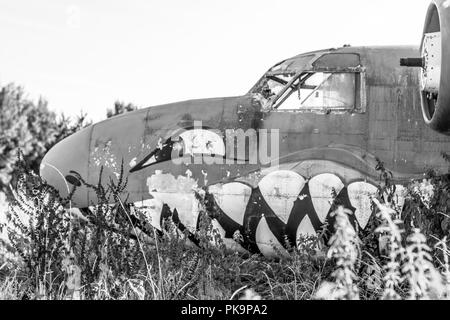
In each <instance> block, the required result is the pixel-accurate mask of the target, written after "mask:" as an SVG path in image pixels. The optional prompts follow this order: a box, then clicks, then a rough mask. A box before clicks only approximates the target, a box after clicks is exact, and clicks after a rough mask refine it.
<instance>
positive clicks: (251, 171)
mask: <svg viewBox="0 0 450 320" xmlns="http://www.w3.org/2000/svg"><path fill="white" fill-rule="evenodd" d="M418 52H419V51H418V49H417V48H415V47H375V48H371V47H345V48H340V49H329V50H324V51H316V52H314V53H307V54H305V55H299V56H297V57H294V58H291V59H288V60H287V61H288V62H289V63H288V64H289V68H291V70H290V71H294V72H302V69H300V70H296V69H295V67H296V66H297V67H299V66H301V67H302V68H303V67H305V61H309V63H307V64H306V65H307V66H306V67H305V68H307V69H308V71H314V69H313V65H312V64H313V62H314V61H315V59H317V58H319V57H321V56H322V55H323V54H330V53H333V54H337V53H352V54H354V55H355V56H356V55H357V56H358V57H359V58H360V63H361V65H360V66H359V68H358V70H357V72H364V80H365V81H364V83H363V84H362V85H363V88H362V91H363V95H364V97H365V100H364V104H365V108H363V109H358V110H354V111H352V110H347V111H345V112H342V111H341V112H334V111H331V112H328V113H320V112H316V111H300V112H278V111H276V110H270V109H269V110H268V109H262V107H261V105H260V103H259V102H258V101H257V100H255V99H254V96H253V95H252V93H251V92H252V91H251V92H250V93H248V94H246V95H244V96H242V97H231V98H217V99H204V100H192V101H185V102H179V103H173V104H168V105H164V106H157V107H150V108H146V109H142V110H139V111H135V112H130V113H127V114H124V115H121V116H118V117H114V118H111V119H107V120H105V121H103V122H100V123H97V124H95V125H93V126H91V127H89V128H86V129H84V130H82V131H80V132H78V133H76V134H74V135H72V136H71V137H69V138H67V139H65V140H64V141H62V142H60V143H59V144H57V145H56V146H55V147H54V148H53V149H52V150H50V151H49V152H48V154H47V155H46V156H45V158H44V159H43V161H42V164H41V176H42V177H43V178H44V179H45V180H47V181H48V182H49V183H50V184H51V185H53V186H55V187H56V188H57V189H58V190H59V191H60V192H61V194H62V195H63V196H64V195H66V194H67V192H68V190H69V189H71V188H72V187H73V186H72V185H71V183H75V184H76V180H74V179H71V178H70V179H69V178H66V179H67V180H68V181H71V183H68V182H67V181H66V179H65V178H64V177H67V176H68V175H72V174H73V173H71V171H76V172H78V173H79V174H80V175H81V176H82V178H83V179H85V180H86V181H87V182H89V183H92V184H96V183H97V181H98V178H99V173H100V168H101V167H103V168H104V172H103V181H108V179H109V178H110V177H111V178H112V179H117V177H118V174H119V173H120V166H121V163H122V161H123V166H124V176H125V177H127V178H128V188H127V190H126V193H124V194H123V198H126V196H129V198H128V200H129V201H130V202H134V203H136V204H137V205H139V206H143V207H144V208H146V209H145V210H148V214H149V215H150V216H152V217H154V218H155V219H153V220H154V223H153V225H154V227H155V228H157V229H161V225H162V224H161V222H162V219H164V218H167V217H169V216H172V218H173V219H174V221H175V220H176V221H177V225H178V227H179V228H180V229H182V230H185V229H187V230H189V231H191V232H192V233H193V232H194V231H195V228H196V227H197V220H198V216H199V212H201V211H202V210H200V209H199V207H198V206H199V205H200V204H199V203H198V202H197V201H196V200H195V197H194V192H203V193H204V194H205V199H206V203H205V204H204V205H205V206H206V210H207V212H208V213H209V214H210V215H211V217H213V219H214V225H215V226H216V228H217V230H218V232H219V234H221V235H222V237H223V238H224V239H225V240H226V241H225V242H226V244H227V246H228V247H229V248H230V249H231V250H238V249H239V250H240V251H249V252H257V253H258V252H259V253H262V254H264V255H267V256H272V255H273V254H274V252H282V253H283V252H284V251H283V250H285V249H287V248H288V247H289V246H287V243H286V241H288V242H290V244H291V245H295V244H296V240H297V238H298V237H299V236H300V235H311V234H316V233H317V232H319V230H320V229H321V228H322V226H323V223H324V221H325V219H329V225H331V226H332V225H333V219H332V215H331V211H332V208H333V207H334V202H335V201H338V202H339V203H344V204H346V206H347V207H349V208H350V209H351V210H352V212H353V213H354V214H353V215H352V216H351V221H352V223H353V225H354V227H355V229H357V230H360V229H363V228H364V227H365V225H366V224H367V221H368V219H369V217H370V215H371V212H370V196H371V195H373V193H374V192H375V191H376V185H377V183H378V178H379V173H378V172H377V171H376V170H375V166H376V160H375V157H378V158H380V160H382V161H383V162H384V163H385V167H386V169H388V170H391V171H392V172H393V174H394V183H396V184H398V185H399V186H400V185H402V184H406V183H407V182H408V181H409V180H410V179H413V178H420V177H422V174H423V173H424V172H425V171H426V170H427V169H429V168H434V169H437V170H440V172H441V173H446V172H447V169H448V164H446V163H445V161H444V159H443V158H442V156H441V152H450V140H448V138H447V137H444V138H443V136H440V135H439V134H438V133H435V132H433V131H432V130H431V129H429V128H428V127H427V126H426V124H425V123H424V122H423V121H420V120H421V109H420V98H419V93H418V92H419V88H420V83H419V76H418V71H417V70H413V69H407V68H401V67H400V66H399V63H398V62H399V59H400V58H401V57H407V56H416V55H418ZM304 56H308V58H307V59H305V58H304ZM331 56H332V55H330V57H331ZM336 56H337V57H339V55H336ZM311 57H313V58H314V59H312V58H311ZM330 57H328V58H327V59H325V60H323V61H330V59H331V58H330ZM295 59H299V61H300V62H299V63H298V64H296V63H295ZM323 61H322V63H321V64H320V68H321V69H323V68H326V66H324V65H323V63H324V62H323ZM349 61H351V62H352V64H354V63H353V62H354V61H353V60H352V59H350V60H349ZM331 62H332V60H331ZM344 62H345V59H344ZM342 63H343V62H342V61H339V62H338V63H336V64H337V65H338V66H339V68H342V67H345V66H342ZM351 67H352V68H354V65H352V66H351ZM292 68H294V69H292ZM331 69H332V68H331ZM254 88H257V86H255V87H254ZM195 121H201V124H202V126H203V129H205V130H214V132H215V133H216V134H218V135H222V136H223V137H225V133H226V130H229V129H233V130H236V129H242V130H243V131H246V130H248V129H253V130H255V132H256V133H257V135H259V136H260V134H259V133H258V132H259V131H258V130H260V129H267V130H269V139H268V140H269V141H270V138H271V137H272V136H271V135H270V134H271V133H273V132H271V131H270V130H279V134H278V136H274V137H278V138H277V139H278V145H279V159H278V160H279V165H278V166H276V167H270V165H269V164H268V163H260V162H258V163H254V164H250V163H248V160H249V158H250V157H251V156H252V155H253V154H254V152H253V153H252V151H251V150H250V149H246V151H245V154H243V155H235V154H234V151H235V150H234V149H232V150H229V149H228V148H226V150H225V153H226V155H225V158H226V159H231V158H233V157H237V158H238V157H240V158H239V159H241V160H245V161H241V162H240V163H236V161H234V163H229V164H227V163H214V160H217V157H216V156H214V155H207V154H204V155H203V157H200V158H198V157H197V158H195V157H194V158H192V157H191V155H189V154H184V155H182V157H181V159H184V160H186V161H187V160H191V161H192V160H195V159H197V160H202V161H203V162H201V163H181V164H180V163H176V162H175V161H174V160H175V159H173V158H172V156H173V150H174V148H175V146H177V143H180V142H179V141H180V140H179V138H180V136H181V137H185V138H186V137H191V136H192V134H185V135H183V134H182V133H183V132H184V130H191V129H192V128H193V127H194V126H195ZM200 131H201V130H200ZM177 139H178V140H177ZM177 141H178V142H177ZM260 146H261V145H260V144H259V145H258V147H260ZM256 151H258V150H256ZM178 160H180V159H178ZM223 160H225V159H223ZM234 160H236V159H234ZM206 161H209V162H208V163H212V164H206V163H205V162H206ZM246 161H247V162H246ZM398 189H399V190H400V187H399V188H398ZM332 190H334V192H335V193H336V194H335V195H334V197H332V196H331V192H332ZM399 198H401V194H400V195H399ZM95 201H96V198H95V194H93V193H92V192H90V193H89V192H87V190H86V189H85V188H84V187H80V188H78V189H77V191H76V192H75V196H74V198H73V203H72V205H73V206H76V207H80V208H82V207H88V206H90V205H93V204H95ZM189 239H190V240H192V241H194V243H195V237H194V236H192V235H191V237H190V238H189Z"/></svg>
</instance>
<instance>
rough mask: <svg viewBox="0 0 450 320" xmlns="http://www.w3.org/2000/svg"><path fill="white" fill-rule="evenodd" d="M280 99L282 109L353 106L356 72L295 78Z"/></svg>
mask: <svg viewBox="0 0 450 320" xmlns="http://www.w3.org/2000/svg"><path fill="white" fill-rule="evenodd" d="M292 87H293V88H290V89H289V90H287V91H286V92H285V93H284V94H283V95H282V96H281V97H280V98H279V99H278V101H277V103H276V106H275V108H276V109H278V110H310V109H353V108H354V107H355V100H356V73H351V72H334V73H331V72H316V73H308V74H306V76H303V77H300V78H299V79H298V81H296V82H294V84H293V86H292Z"/></svg>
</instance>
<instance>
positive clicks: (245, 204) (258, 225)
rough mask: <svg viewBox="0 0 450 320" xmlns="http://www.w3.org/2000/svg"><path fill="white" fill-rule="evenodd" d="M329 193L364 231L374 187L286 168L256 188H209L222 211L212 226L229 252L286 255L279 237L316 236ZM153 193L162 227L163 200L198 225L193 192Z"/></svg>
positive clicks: (155, 216)
mask: <svg viewBox="0 0 450 320" xmlns="http://www.w3.org/2000/svg"><path fill="white" fill-rule="evenodd" d="M403 189H404V188H403V187H402V186H398V187H397V192H396V196H397V201H398V203H399V204H400V205H402V204H403V202H404V199H403V193H402V190H403ZM164 191H166V190H164ZM333 191H334V192H335V194H336V196H338V198H339V200H340V201H343V202H344V203H345V204H346V205H347V206H348V207H350V208H351V207H353V208H351V209H354V214H355V217H356V220H353V222H354V223H355V224H358V225H359V227H360V228H361V229H364V228H365V227H366V226H367V223H368V221H369V218H370V216H371V214H372V205H371V197H373V196H375V195H376V194H377V192H378V189H377V187H376V186H374V185H372V184H370V183H367V182H364V181H357V182H352V183H350V184H349V185H348V186H347V187H346V186H345V185H344V183H343V182H342V180H341V179H340V178H339V177H338V176H337V175H335V174H332V173H323V174H318V175H316V176H314V177H313V178H311V179H310V180H309V181H308V180H307V179H305V178H304V177H303V176H302V175H300V174H298V173H296V172H294V171H290V170H279V171H274V172H271V173H269V174H267V175H266V176H264V177H263V178H262V179H261V180H260V181H259V183H258V185H257V187H256V188H252V187H251V186H249V185H247V184H244V183H241V182H231V183H226V184H223V185H221V184H218V185H214V186H211V187H209V190H208V192H209V193H210V194H211V195H212V196H213V197H214V201H215V203H216V205H217V206H218V207H219V208H220V210H221V211H222V214H223V215H222V218H217V220H215V219H213V228H214V229H215V230H217V231H218V233H219V234H220V235H221V237H222V239H223V241H224V244H225V245H226V246H227V247H228V248H229V249H231V250H234V251H241V252H242V251H245V250H246V249H248V250H251V251H256V252H258V251H259V252H260V253H262V254H263V255H265V256H268V257H270V256H273V255H277V254H280V253H281V254H286V253H287V252H286V249H284V243H283V241H282V240H283V239H284V238H286V239H287V240H288V241H289V242H290V243H291V244H294V243H295V242H296V241H297V240H298V239H299V238H300V237H301V236H313V235H316V234H317V232H318V231H319V229H320V228H321V226H322V224H323V223H324V222H325V221H326V219H327V217H328V215H329V213H330V209H331V207H332V205H333V201H334V200H335V199H334V198H333ZM258 193H259V194H258ZM151 194H152V195H154V197H155V199H152V202H151V203H150V202H149V203H148V204H151V206H152V207H153V209H151V210H150V213H151V215H152V224H153V225H154V226H155V227H157V228H158V229H160V228H161V225H160V221H159V219H158V217H159V216H161V214H159V216H158V212H160V211H161V207H162V203H166V204H167V205H168V206H169V207H170V208H171V210H172V211H173V210H174V209H176V210H177V213H178V217H179V220H180V221H181V222H182V224H183V225H184V226H186V227H187V228H188V229H190V230H193V229H195V228H196V223H197V219H198V214H199V210H198V203H197V200H196V199H195V198H194V197H193V195H192V196H190V195H189V194H188V193H182V194H181V195H180V194H179V192H178V193H176V194H177V195H175V196H174V193H171V192H151ZM250 199H252V200H250ZM250 201H251V202H250ZM253 202H254V203H253ZM254 211H260V212H254ZM353 219H354V218H353ZM158 222H159V223H158ZM250 229H251V230H250ZM236 231H239V232H240V233H241V234H242V235H243V238H242V239H243V242H242V243H241V244H242V246H241V245H240V244H239V243H237V242H236V241H234V240H233V239H232V235H233V234H234V233H235V232H236ZM244 247H245V249H244Z"/></svg>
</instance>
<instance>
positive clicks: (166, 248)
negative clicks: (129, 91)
mask: <svg viewBox="0 0 450 320" xmlns="http://www.w3.org/2000/svg"><path fill="white" fill-rule="evenodd" d="M20 166H21V169H20V175H19V177H18V182H17V185H16V186H15V187H14V188H13V190H12V193H13V196H12V197H11V198H14V199H15V200H14V201H12V202H11V203H10V205H9V206H8V207H5V208H3V209H2V210H6V211H7V216H8V220H9V222H8V223H7V225H4V226H3V228H4V229H5V230H6V229H7V230H6V231H7V233H8V237H9V240H8V241H7V242H6V241H4V243H3V244H2V248H1V250H0V299H295V300H302V299H449V298H450V270H449V262H448V259H449V250H448V248H447V245H448V243H449V242H448V239H447V237H448V235H449V232H450V216H449V210H448V208H449V206H450V196H449V190H450V178H449V177H448V176H435V175H434V174H433V173H431V172H430V173H429V174H428V175H427V179H426V180H424V181H422V182H412V183H411V184H410V186H409V187H408V194H407V200H406V204H405V206H404V207H403V210H402V212H398V211H396V209H394V208H396V205H395V201H394V197H393V196H392V195H393V193H394V191H395V190H394V188H395V186H394V185H391V184H390V175H389V172H386V171H385V170H384V169H383V168H382V166H380V167H379V169H380V192H379V195H378V197H377V198H374V199H373V214H372V218H371V220H370V221H369V224H368V227H367V228H366V230H365V231H364V232H360V233H359V234H357V233H356V232H355V230H354V229H353V228H352V227H351V225H350V223H349V219H348V215H349V214H352V213H351V211H349V210H347V209H346V208H343V207H338V206H337V207H336V208H335V210H336V211H335V215H336V223H335V233H334V234H333V235H332V236H331V238H330V240H329V242H328V243H324V240H323V237H322V236H319V237H314V238H311V237H310V238H304V239H299V243H300V245H299V247H298V248H290V250H289V251H290V255H289V256H288V257H285V256H283V257H280V258H279V259H277V260H268V259H266V258H264V257H261V256H258V255H254V256H243V255H240V254H237V253H230V252H226V250H225V248H224V245H223V243H222V242H221V239H220V237H219V236H218V234H217V233H216V232H215V231H214V229H213V228H212V227H211V221H210V218H209V217H208V215H207V214H206V212H202V213H203V214H202V223H201V228H200V230H199V231H198V232H197V237H198V238H199V239H200V247H196V246H192V245H189V241H188V240H187V239H186V237H184V235H183V234H180V233H179V232H177V231H176V228H175V226H174V223H173V221H171V220H167V221H166V223H165V226H164V229H165V230H166V231H165V232H159V231H158V230H155V229H153V228H152V227H149V225H150V224H149V221H147V222H148V223H147V224H145V223H144V224H143V223H142V221H146V219H148V218H147V216H146V215H145V212H141V211H139V210H138V209H137V208H134V207H133V206H131V205H129V204H127V203H126V202H122V201H121V200H120V199H119V197H118V194H119V193H120V192H121V191H122V190H124V189H125V188H126V181H125V180H120V181H99V184H98V185H96V186H93V185H91V186H89V187H91V188H94V190H96V192H97V196H98V198H99V200H100V204H99V205H97V206H96V207H95V208H93V210H92V213H91V214H89V215H87V216H81V215H77V214H76V211H74V210H72V211H71V210H67V209H64V208H65V207H66V206H67V205H68V204H70V199H61V198H60V197H59V196H58V195H57V193H56V191H55V190H54V189H53V188H52V187H50V186H48V185H46V184H45V183H44V182H43V181H42V180H41V179H40V178H39V177H38V176H37V175H35V174H33V173H32V172H31V171H30V170H28V169H27V168H26V165H25V164H24V163H23V162H20ZM200 198H201V196H200ZM200 200H201V199H200ZM107 203H114V205H107ZM200 203H201V201H200ZM0 208H1V206H0ZM0 231H1V230H0ZM0 241H1V240H0Z"/></svg>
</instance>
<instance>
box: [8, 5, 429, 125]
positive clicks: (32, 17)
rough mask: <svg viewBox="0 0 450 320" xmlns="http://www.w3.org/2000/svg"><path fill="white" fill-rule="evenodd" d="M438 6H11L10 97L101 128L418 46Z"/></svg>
mask: <svg viewBox="0 0 450 320" xmlns="http://www.w3.org/2000/svg"><path fill="white" fill-rule="evenodd" d="M429 3H430V1H429V0H319V1H317V0H316V1H312V0H221V1H218V0H189V1H186V0H184V1H183V0H164V1H152V0H150V1H149V0H146V1H144V0H142V1H141V0H127V1H112V0H89V1H87V0H86V1H76V0H72V1H67V0H53V1H51V0H40V1H31V0H27V1H25V0H9V1H6V0H0V39H1V40H0V41H1V42H0V85H2V86H3V85H6V84H8V83H10V82H14V83H15V84H18V85H21V86H23V87H24V89H25V91H26V92H27V93H29V98H30V99H38V98H39V97H43V98H45V99H46V100H48V102H49V107H50V109H53V110H54V111H56V112H63V113H64V114H65V115H67V116H72V117H74V116H76V115H78V114H80V112H81V110H82V111H83V112H85V113H87V114H88V117H89V118H91V119H92V120H94V121H100V120H102V119H104V118H105V117H106V109H107V108H111V107H112V106H113V104H114V101H116V100H120V101H124V102H126V103H128V102H131V103H133V104H135V105H138V106H140V107H148V106H154V105H159V104H164V103H170V102H175V101H183V100H189V99H198V98H209V97H226V96H237V95H242V94H245V93H246V92H247V91H248V90H249V89H250V88H251V87H252V86H253V85H254V84H255V83H256V81H257V80H258V79H259V78H260V77H261V76H262V75H263V74H264V72H265V71H267V69H269V68H270V67H271V66H273V65H274V64H276V63H277V62H280V61H282V60H284V59H286V58H289V57H292V56H295V55H297V54H300V53H303V52H307V51H311V50H318V49H325V48H331V47H340V46H342V45H344V44H350V45H352V46H358V45H396V44H398V45H408V44H415V45H419V43H420V40H421V34H422V29H423V24H424V20H425V15H426V11H427V8H428V5H429Z"/></svg>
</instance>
